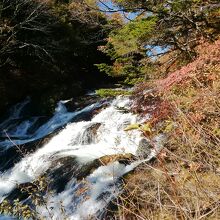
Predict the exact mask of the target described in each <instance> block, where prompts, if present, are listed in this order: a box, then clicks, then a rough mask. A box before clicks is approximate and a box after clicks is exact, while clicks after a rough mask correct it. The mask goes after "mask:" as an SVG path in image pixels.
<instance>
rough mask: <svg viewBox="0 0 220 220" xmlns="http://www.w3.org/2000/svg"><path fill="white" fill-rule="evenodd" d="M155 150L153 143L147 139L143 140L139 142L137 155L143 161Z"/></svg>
mask: <svg viewBox="0 0 220 220" xmlns="http://www.w3.org/2000/svg"><path fill="white" fill-rule="evenodd" d="M152 149H153V146H152V143H151V142H150V140H148V139H146V138H142V139H141V140H140V142H139V145H138V149H137V151H136V155H137V156H138V157H140V158H142V159H144V158H147V157H148V156H149V154H150V153H151V151H152Z"/></svg>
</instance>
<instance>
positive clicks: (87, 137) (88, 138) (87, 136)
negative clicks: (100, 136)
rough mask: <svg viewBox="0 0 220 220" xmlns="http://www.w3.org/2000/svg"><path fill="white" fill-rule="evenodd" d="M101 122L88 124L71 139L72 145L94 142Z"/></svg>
mask: <svg viewBox="0 0 220 220" xmlns="http://www.w3.org/2000/svg"><path fill="white" fill-rule="evenodd" d="M100 126H101V123H94V124H92V125H89V126H88V127H87V128H86V129H85V130H84V131H83V132H82V133H80V134H79V135H78V137H77V138H76V139H74V140H73V142H72V144H73V145H78V144H80V145H87V144H92V143H95V142H96V139H97V131H98V129H99V127H100Z"/></svg>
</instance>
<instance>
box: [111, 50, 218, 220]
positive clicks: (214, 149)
mask: <svg viewBox="0 0 220 220" xmlns="http://www.w3.org/2000/svg"><path fill="white" fill-rule="evenodd" d="M217 50H219V49H218V48H217ZM212 54H213V53H212ZM215 54H216V55H217V54H218V53H215ZM206 58H207V55H206V57H205V59H206ZM213 60H215V61H214V62H206V63H205V64H204V65H203V68H199V69H197V68H195V69H194V70H193V71H191V72H190V75H189V76H190V77H187V78H184V80H182V81H179V80H177V82H176V83H173V84H172V87H169V90H168V89H166V90H164V91H165V92H162V93H161V96H160V99H162V100H163V101H165V102H168V103H170V106H172V109H173V114H170V112H169V115H166V119H168V120H169V121H171V122H172V123H173V124H174V126H173V127H172V128H170V130H169V138H168V141H167V144H166V146H165V148H164V149H163V151H162V152H161V153H160V154H159V155H158V159H157V161H155V162H154V163H153V164H150V165H149V164H142V165H141V166H140V167H138V168H137V169H136V170H135V171H134V173H132V174H130V175H129V176H127V178H126V179H125V192H124V193H123V194H122V195H121V197H120V199H119V201H118V212H117V214H116V215H115V218H116V219H120V220H125V219H126V220H129V219H152V220H153V219H158V220H159V219H196V220H199V219H208V220H209V219H210V220H214V219H216V220H217V219H220V186H219V184H220V65H219V62H217V61H218V58H217V57H216V59H213ZM216 60H217V61H216ZM200 62H202V60H200ZM162 120H164V119H163V118H162ZM162 124H163V123H162ZM155 126H156V129H157V131H158V132H160V131H161V128H163V127H164V126H162V127H161V121H160V123H159V124H157V125H155Z"/></svg>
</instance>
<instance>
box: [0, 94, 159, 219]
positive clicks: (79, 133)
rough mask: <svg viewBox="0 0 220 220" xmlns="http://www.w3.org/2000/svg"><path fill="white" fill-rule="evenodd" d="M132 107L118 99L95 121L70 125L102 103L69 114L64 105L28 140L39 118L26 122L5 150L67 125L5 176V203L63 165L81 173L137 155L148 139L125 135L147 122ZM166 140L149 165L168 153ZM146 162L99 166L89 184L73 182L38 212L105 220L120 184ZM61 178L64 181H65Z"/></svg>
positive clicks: (1, 177)
mask: <svg viewBox="0 0 220 220" xmlns="http://www.w3.org/2000/svg"><path fill="white" fill-rule="evenodd" d="M28 102H29V100H26V101H25V102H23V103H21V105H20V106H19V105H18V106H16V107H15V108H16V109H17V110H16V111H14V112H13V111H12V113H11V114H12V115H11V119H8V120H6V121H4V122H3V123H2V124H0V127H1V128H4V129H7V126H9V125H10V120H12V118H13V119H15V118H18V117H19V114H20V113H21V110H22V107H24V106H25V105H26V104H27V103H28ZM131 105H132V101H131V100H130V99H129V98H128V97H118V98H116V99H115V100H113V101H112V102H111V103H110V104H109V105H108V107H106V108H104V109H102V110H101V111H100V112H99V113H98V114H96V115H95V116H94V117H93V118H92V119H91V120H90V121H79V122H72V123H69V124H67V123H68V122H70V121H71V120H72V119H73V118H74V117H76V116H77V115H79V114H82V113H84V112H88V111H90V112H91V111H93V110H94V109H96V108H97V107H100V106H101V103H100V102H97V103H94V104H92V105H89V106H87V107H85V108H84V109H81V110H79V111H75V112H68V111H67V109H66V107H65V102H62V101H61V102H59V103H58V107H57V108H56V110H55V113H54V116H53V117H52V118H51V119H49V120H48V121H47V122H46V123H45V124H43V125H41V126H40V127H39V128H38V129H37V130H36V131H35V132H34V133H33V134H28V129H29V127H31V126H33V124H34V123H36V120H37V119H36V118H31V119H29V120H25V121H23V122H22V123H20V124H19V125H18V126H17V127H16V128H14V129H11V133H10V132H9V133H8V136H9V137H10V136H12V137H14V136H16V137H17V138H16V139H14V140H13V142H12V141H11V140H7V138H6V139H4V140H3V141H2V142H1V143H0V144H1V147H2V148H3V149H4V148H5V149H7V148H8V147H12V146H13V144H17V145H20V144H23V143H27V142H30V141H32V140H36V139H39V138H42V137H44V136H46V135H47V134H49V133H52V132H53V131H55V130H56V129H57V128H58V127H62V126H64V125H65V127H64V128H63V129H62V130H60V131H59V133H58V134H56V135H55V136H54V137H52V138H51V139H50V141H49V142H48V143H47V144H44V145H43V146H41V147H40V148H39V149H38V150H36V151H35V152H34V153H32V154H29V155H26V156H24V157H23V158H22V160H21V161H19V162H18V163H16V164H15V165H14V166H13V167H12V168H11V169H9V170H7V171H5V172H4V173H0V201H2V200H3V199H4V198H6V197H7V195H8V194H10V192H12V191H13V190H14V189H15V188H16V186H17V184H22V183H26V182H32V181H34V180H35V179H37V178H38V177H39V176H41V175H43V174H44V173H45V172H46V171H48V169H49V168H50V167H51V166H52V164H53V162H54V161H57V159H60V158H66V157H73V158H74V160H75V161H76V164H77V166H76V164H73V169H79V172H80V167H83V166H85V165H86V164H87V163H91V161H94V160H95V159H97V158H100V157H102V156H105V155H115V154H125V153H131V154H133V155H136V152H137V149H138V146H139V143H140V140H141V139H143V136H142V133H141V132H140V131H138V130H131V131H124V128H125V127H127V126H128V125H130V124H134V123H139V122H141V118H139V117H138V116H137V115H134V114H132V113H130V112H129V110H130V107H131ZM18 137H21V139H19V138H18ZM162 140H163V137H162V136H158V137H156V138H155V143H157V144H156V148H155V149H153V150H152V151H151V153H150V154H149V156H148V157H147V158H145V161H148V160H150V159H151V158H152V157H154V156H155V155H156V154H157V153H158V151H159V150H160V148H161V147H162ZM141 162H143V161H141V160H137V161H135V162H132V163H131V164H130V165H125V164H122V163H120V162H118V161H115V162H113V163H110V164H108V165H103V166H99V167H98V168H96V169H95V170H94V171H92V172H91V173H90V174H88V175H87V176H85V177H84V183H83V184H82V182H79V181H77V178H76V177H74V176H72V178H71V179H70V180H69V181H68V183H67V184H66V185H65V186H64V187H63V190H62V192H59V193H53V194H50V195H48V196H47V202H46V204H45V205H44V206H41V207H38V208H37V209H38V212H39V213H41V215H42V217H43V216H44V217H46V218H48V219H49V217H50V218H51V216H52V218H53V219H63V215H64V214H63V209H64V210H65V211H64V212H65V216H66V217H68V219H76V220H80V219H82V220H83V219H86V218H89V217H91V216H96V217H97V218H102V215H103V213H104V211H105V207H106V206H107V205H108V204H109V202H110V201H112V200H113V199H114V198H116V197H117V196H118V194H119V193H120V192H121V184H120V178H121V177H122V176H123V175H124V174H126V173H128V172H129V171H131V170H133V169H134V168H135V167H136V166H137V165H139V164H140V163H141ZM56 178H58V179H59V176H57V177H56ZM83 187H84V188H85V189H86V190H84V191H83V193H81V194H80V195H78V193H77V192H78V190H79V189H80V188H83ZM48 207H49V208H48ZM48 210H50V211H48ZM0 218H1V217H0Z"/></svg>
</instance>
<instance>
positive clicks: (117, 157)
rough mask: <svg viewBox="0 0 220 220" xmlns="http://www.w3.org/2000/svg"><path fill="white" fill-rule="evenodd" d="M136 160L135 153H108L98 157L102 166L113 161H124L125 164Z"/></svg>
mask: <svg viewBox="0 0 220 220" xmlns="http://www.w3.org/2000/svg"><path fill="white" fill-rule="evenodd" d="M134 160H135V156H134V155H133V154H130V153H127V154H114V155H106V156H103V157H101V158H99V159H98V161H99V162H100V164H101V165H102V166H105V165H108V164H109V163H113V162H115V161H118V162H119V163H123V164H125V165H127V164H130V163H131V162H132V161H134Z"/></svg>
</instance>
